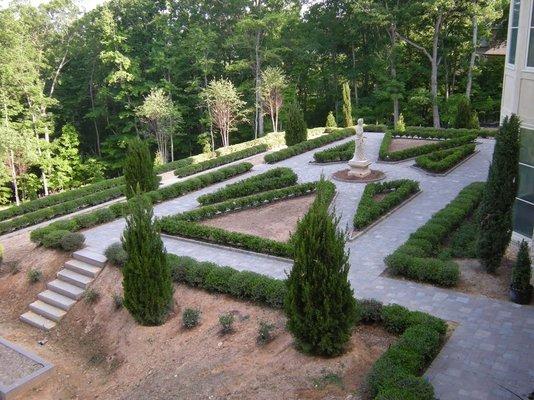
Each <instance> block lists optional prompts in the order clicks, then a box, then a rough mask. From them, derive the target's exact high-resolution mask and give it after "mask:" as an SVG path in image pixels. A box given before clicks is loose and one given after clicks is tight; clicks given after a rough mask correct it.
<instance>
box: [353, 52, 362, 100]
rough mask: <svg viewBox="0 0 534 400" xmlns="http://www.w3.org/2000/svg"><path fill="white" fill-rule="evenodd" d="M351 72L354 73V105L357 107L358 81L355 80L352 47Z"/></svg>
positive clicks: (354, 56) (354, 57)
mask: <svg viewBox="0 0 534 400" xmlns="http://www.w3.org/2000/svg"><path fill="white" fill-rule="evenodd" d="M352 71H353V73H354V83H353V84H354V105H355V106H356V107H357V106H358V102H359V100H360V99H359V98H358V80H357V79H356V49H355V47H354V45H352Z"/></svg>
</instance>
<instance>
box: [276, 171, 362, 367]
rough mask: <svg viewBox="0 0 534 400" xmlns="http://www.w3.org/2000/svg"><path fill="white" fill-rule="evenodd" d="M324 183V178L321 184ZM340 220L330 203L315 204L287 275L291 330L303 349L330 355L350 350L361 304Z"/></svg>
mask: <svg viewBox="0 0 534 400" xmlns="http://www.w3.org/2000/svg"><path fill="white" fill-rule="evenodd" d="M323 185H325V181H324V180H321V181H320V182H319V183H318V186H319V188H320V187H321V186H323ZM337 224H338V221H337V220H334V219H333V217H332V216H331V215H330V214H329V213H328V203H324V202H323V201H317V202H315V203H314V204H313V205H312V207H311V208H310V210H309V211H308V213H307V214H306V215H305V216H304V218H302V220H300V221H299V223H298V226H297V229H296V232H295V234H294V236H293V237H292V239H291V243H292V244H293V246H294V256H293V257H294V260H295V262H294V264H293V268H292V270H291V272H290V274H289V276H288V279H287V287H288V289H287V297H286V302H285V312H286V315H287V318H288V323H287V326H288V329H289V331H290V332H291V333H292V334H293V336H294V337H295V340H296V341H297V343H298V345H299V347H300V348H301V349H302V350H303V351H305V352H309V353H312V354H319V355H324V356H335V355H338V354H341V353H342V352H343V351H344V348H345V345H346V343H347V341H348V340H349V339H350V334H351V328H352V324H353V323H354V316H355V307H356V303H355V301H354V297H353V292H352V288H351V287H350V283H349V282H348V271H349V268H350V266H349V262H348V255H347V254H346V253H345V235H344V234H343V233H342V232H341V231H340V230H339V229H338V227H337Z"/></svg>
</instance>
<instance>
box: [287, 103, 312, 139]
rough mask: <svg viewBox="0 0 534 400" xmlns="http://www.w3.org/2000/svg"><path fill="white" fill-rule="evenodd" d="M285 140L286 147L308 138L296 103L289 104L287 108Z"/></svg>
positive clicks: (302, 116) (304, 123)
mask: <svg viewBox="0 0 534 400" xmlns="http://www.w3.org/2000/svg"><path fill="white" fill-rule="evenodd" d="M285 138H286V145H287V146H288V147H291V146H295V145H296V144H299V143H301V142H304V141H306V139H307V138H308V129H307V127H306V121H304V114H303V113H302V110H301V109H300V107H299V105H298V104H297V103H290V104H289V105H288V106H287V122H286V129H285Z"/></svg>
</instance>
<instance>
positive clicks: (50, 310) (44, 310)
mask: <svg viewBox="0 0 534 400" xmlns="http://www.w3.org/2000/svg"><path fill="white" fill-rule="evenodd" d="M30 310H32V311H33V312H34V313H36V314H39V315H40V316H42V317H45V318H48V319H50V320H52V321H56V322H58V321H59V320H60V319H61V318H63V317H64V316H65V314H66V313H67V312H66V311H65V310H62V309H61V308H57V307H55V306H53V305H51V304H48V303H45V302H44V301H41V300H37V301H34V302H33V303H31V304H30Z"/></svg>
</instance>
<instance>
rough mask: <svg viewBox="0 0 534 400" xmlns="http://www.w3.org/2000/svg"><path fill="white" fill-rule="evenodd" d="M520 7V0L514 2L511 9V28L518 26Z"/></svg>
mask: <svg viewBox="0 0 534 400" xmlns="http://www.w3.org/2000/svg"><path fill="white" fill-rule="evenodd" d="M520 6H521V0H514V8H513V9H512V26H518V25H519V8H520Z"/></svg>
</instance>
